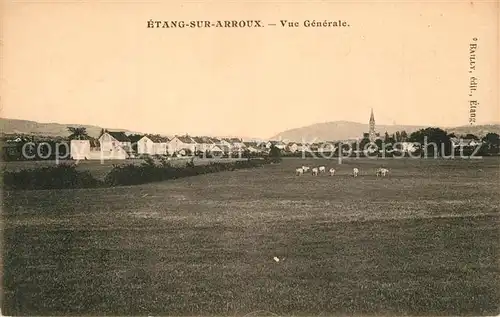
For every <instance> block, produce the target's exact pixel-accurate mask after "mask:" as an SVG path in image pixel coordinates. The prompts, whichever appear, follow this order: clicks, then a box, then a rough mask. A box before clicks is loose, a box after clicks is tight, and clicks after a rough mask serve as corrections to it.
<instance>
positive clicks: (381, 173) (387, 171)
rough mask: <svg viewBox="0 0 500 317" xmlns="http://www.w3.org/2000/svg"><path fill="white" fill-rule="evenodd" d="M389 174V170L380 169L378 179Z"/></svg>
mask: <svg viewBox="0 0 500 317" xmlns="http://www.w3.org/2000/svg"><path fill="white" fill-rule="evenodd" d="M387 173H389V170H388V169H387V168H379V169H378V170H377V177H379V176H382V177H385V176H386V175H387Z"/></svg>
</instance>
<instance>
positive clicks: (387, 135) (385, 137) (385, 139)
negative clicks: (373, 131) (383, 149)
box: [384, 131, 391, 143]
mask: <svg viewBox="0 0 500 317" xmlns="http://www.w3.org/2000/svg"><path fill="white" fill-rule="evenodd" d="M390 138H391V137H390V136H389V133H387V131H385V135H384V142H385V143H389V139H390Z"/></svg>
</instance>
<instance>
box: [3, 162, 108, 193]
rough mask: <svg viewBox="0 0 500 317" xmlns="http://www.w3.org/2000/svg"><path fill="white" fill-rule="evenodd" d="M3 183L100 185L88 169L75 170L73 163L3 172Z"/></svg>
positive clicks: (8, 186)
mask: <svg viewBox="0 0 500 317" xmlns="http://www.w3.org/2000/svg"><path fill="white" fill-rule="evenodd" d="M3 184H4V187H5V189H62V188H94V187H99V186H101V185H102V183H101V182H100V181H98V180H97V179H95V178H94V177H92V175H91V174H90V172H89V171H77V170H76V166H75V165H68V164H59V165H55V166H48V167H43V168H33V169H24V170H20V171H14V172H4V175H3Z"/></svg>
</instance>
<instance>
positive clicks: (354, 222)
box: [2, 160, 500, 315]
mask: <svg viewBox="0 0 500 317" xmlns="http://www.w3.org/2000/svg"><path fill="white" fill-rule="evenodd" d="M302 163H303V162H302V161H297V160H285V162H284V163H283V164H281V165H271V166H266V167H265V168H262V169H256V170H239V171H234V172H222V173H217V174H210V175H201V176H197V177H195V178H194V177H193V178H187V179H181V180H173V181H168V182H162V183H156V184H147V185H141V186H133V187H121V188H112V189H102V190H93V189H82V190H68V191H65V190H57V191H24V192H7V193H6V196H5V197H4V199H5V205H4V210H5V212H4V217H3V219H4V225H5V230H4V254H3V262H4V267H5V269H4V276H3V279H4V301H3V308H2V310H3V313H4V314H8V315H12V314H25V315H26V314H28V315H41V314H50V315H57V314H66V315H67V314H98V315H103V314H113V315H134V314H135V315H138V314H154V315H160V314H161V315H165V314H171V315H195V314H202V315H209V314H223V315H243V314H246V313H250V312H255V311H270V312H273V313H275V314H280V315H291V314H295V315H299V314H304V315H305V314H315V315H318V314H322V313H323V314H332V313H346V314H398V315H402V314H410V315H457V314H472V315H494V314H497V313H498V311H499V309H498V303H500V291H499V290H498V282H499V279H498V277H499V274H498V273H499V272H498V260H499V258H500V257H499V254H500V253H499V238H500V235H499V231H498V226H499V218H498V215H499V214H498V211H499V208H498V205H499V203H500V199H499V196H498V192H499V184H498V177H499V176H500V175H499V170H498V161H495V160H485V161H481V162H451V161H446V162H445V161H428V162H424V161H393V162H390V163H389V162H387V163H386V162H383V164H382V162H374V161H367V160H365V161H349V162H345V164H342V165H341V166H338V171H339V175H338V177H337V176H336V177H334V178H330V177H328V176H321V177H317V178H314V177H312V176H310V175H304V176H303V177H299V178H297V177H295V176H294V175H293V171H294V167H295V165H301V164H302ZM311 163H313V164H317V163H318V164H320V162H315V161H311V162H308V163H307V164H311ZM324 163H327V164H328V165H332V164H333V163H332V162H321V164H324ZM384 164H385V165H386V166H389V167H390V168H391V169H392V175H391V177H390V178H387V179H383V180H381V179H376V177H375V176H374V175H372V174H371V173H369V172H370V171H371V170H372V169H373V168H375V167H377V166H380V165H384ZM352 166H358V167H360V168H361V172H362V175H361V177H360V178H358V179H353V178H351V177H349V176H348V173H349V171H350V169H352ZM278 184H279V186H278ZM273 256H278V257H279V258H283V257H284V260H282V261H280V262H279V263H276V262H274V261H273V260H272V257H273Z"/></svg>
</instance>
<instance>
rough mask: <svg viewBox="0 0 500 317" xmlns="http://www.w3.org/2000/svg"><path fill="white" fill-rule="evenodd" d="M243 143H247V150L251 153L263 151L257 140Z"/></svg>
mask: <svg viewBox="0 0 500 317" xmlns="http://www.w3.org/2000/svg"><path fill="white" fill-rule="evenodd" d="M243 144H244V145H245V150H246V151H249V152H250V153H258V152H261V151H262V150H261V149H260V148H259V145H258V144H257V142H243Z"/></svg>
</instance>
